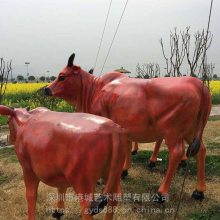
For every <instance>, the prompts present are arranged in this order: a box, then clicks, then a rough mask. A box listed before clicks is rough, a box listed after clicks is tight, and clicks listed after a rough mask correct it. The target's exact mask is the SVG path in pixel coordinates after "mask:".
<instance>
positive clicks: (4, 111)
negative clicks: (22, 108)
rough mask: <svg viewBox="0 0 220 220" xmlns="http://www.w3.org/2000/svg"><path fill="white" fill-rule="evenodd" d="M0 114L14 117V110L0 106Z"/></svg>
mask: <svg viewBox="0 0 220 220" xmlns="http://www.w3.org/2000/svg"><path fill="white" fill-rule="evenodd" d="M0 114H1V115H11V116H12V115H14V110H13V109H12V108H9V107H7V106H4V105H0Z"/></svg>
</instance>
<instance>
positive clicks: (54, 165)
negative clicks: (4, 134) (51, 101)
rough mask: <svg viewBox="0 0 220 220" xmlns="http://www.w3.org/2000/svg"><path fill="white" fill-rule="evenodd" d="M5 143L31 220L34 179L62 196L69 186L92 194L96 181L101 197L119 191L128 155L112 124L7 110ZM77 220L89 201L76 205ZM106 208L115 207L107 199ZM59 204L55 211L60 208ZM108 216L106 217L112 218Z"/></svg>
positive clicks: (104, 120)
mask: <svg viewBox="0 0 220 220" xmlns="http://www.w3.org/2000/svg"><path fill="white" fill-rule="evenodd" d="M0 114H2V115H8V117H9V129H10V140H11V142H12V143H15V150H16V154H17V157H18V159H19V162H20V164H21V166H22V169H23V174H24V182H25V186H26V197H27V202H28V219H29V220H33V219H34V210H35V205H36V198H37V188H38V184H39V181H42V182H44V183H45V184H47V185H50V186H53V187H57V188H58V192H59V193H65V192H66V188H67V187H70V186H71V187H73V188H74V190H75V192H76V193H77V194H83V195H85V194H86V195H87V194H88V195H89V194H93V193H94V190H95V186H96V183H97V181H98V179H100V178H103V179H104V180H105V182H106V184H105V188H104V190H103V194H107V193H109V194H113V193H121V187H120V176H121V172H122V168H123V164H124V159H125V154H126V152H127V151H128V147H127V137H126V135H125V132H124V129H122V128H121V127H120V126H119V125H117V124H115V123H114V122H113V121H111V120H109V119H107V118H104V117H100V116H95V115H91V114H86V113H62V112H53V111H50V110H48V109H46V108H37V109H35V110H32V111H30V112H28V111H27V110H26V109H14V110H13V109H10V108H8V107H5V106H2V105H1V106H0ZM80 205H81V210H82V218H83V219H92V217H91V216H90V215H88V214H85V209H86V208H89V207H90V201H86V200H82V201H80ZM108 205H109V206H113V205H116V204H115V203H114V202H113V203H112V202H111V201H110V202H109V204H108ZM63 206H64V203H63V201H59V202H58V208H63ZM112 214H113V213H107V214H106V219H112Z"/></svg>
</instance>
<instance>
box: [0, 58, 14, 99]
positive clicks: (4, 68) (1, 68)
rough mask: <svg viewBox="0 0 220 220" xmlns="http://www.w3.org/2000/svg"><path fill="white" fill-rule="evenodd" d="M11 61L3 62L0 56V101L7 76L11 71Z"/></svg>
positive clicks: (6, 82) (4, 89) (5, 86)
mask: <svg viewBox="0 0 220 220" xmlns="http://www.w3.org/2000/svg"><path fill="white" fill-rule="evenodd" d="M11 62H12V61H10V62H7V63H5V61H4V59H3V58H0V103H2V99H3V96H4V95H5V91H6V88H7V84H8V77H9V75H10V73H11V72H12V68H11Z"/></svg>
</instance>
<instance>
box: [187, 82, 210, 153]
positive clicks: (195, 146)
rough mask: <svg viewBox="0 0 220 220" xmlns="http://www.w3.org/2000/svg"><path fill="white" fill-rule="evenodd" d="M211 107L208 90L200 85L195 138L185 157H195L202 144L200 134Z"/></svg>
mask: <svg viewBox="0 0 220 220" xmlns="http://www.w3.org/2000/svg"><path fill="white" fill-rule="evenodd" d="M211 107H212V98H211V95H210V92H209V90H208V88H207V87H206V86H205V85H204V84H202V88H201V101H200V109H199V112H198V116H197V126H196V129H195V136H194V140H193V142H192V143H191V144H190V145H189V147H188V150H187V153H186V155H187V157H190V156H195V155H196V154H197V153H198V152H199V149H200V146H201V142H202V134H203V131H204V128H205V125H206V123H207V121H208V118H209V115H210V112H211Z"/></svg>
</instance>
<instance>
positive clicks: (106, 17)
mask: <svg viewBox="0 0 220 220" xmlns="http://www.w3.org/2000/svg"><path fill="white" fill-rule="evenodd" d="M111 5H112V0H110V4H109V7H108V13H107V16H106V19H105V24H104V28H103V31H102V37H101V40H100V43H99V48H98V52H97V55H96V59H95V64H94V67H93V69H94V70H95V68H96V64H97V61H98V57H99V52H100V49H101V45H102V41H103V37H104V33H105V28H106V24H107V21H108V17H109V13H110V9H111Z"/></svg>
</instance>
